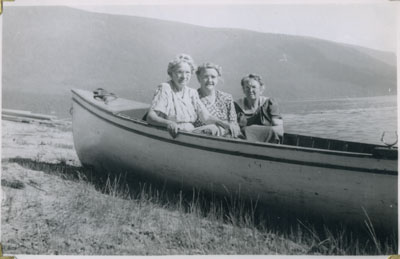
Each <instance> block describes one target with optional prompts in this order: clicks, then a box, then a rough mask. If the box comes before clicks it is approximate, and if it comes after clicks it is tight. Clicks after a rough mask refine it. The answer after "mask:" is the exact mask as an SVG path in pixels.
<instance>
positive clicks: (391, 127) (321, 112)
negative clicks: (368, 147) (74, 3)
mask: <svg viewBox="0 0 400 259" xmlns="http://www.w3.org/2000/svg"><path fill="white" fill-rule="evenodd" d="M396 98H397V97H396V96H379V97H368V98H346V99H332V100H318V101H303V102H286V103H285V102H281V105H280V106H281V107H282V111H283V116H284V127H285V131H286V132H292V133H298V134H304V135H311V136H318V137H325V138H334V139H341V140H349V141H359V142H366V143H373V144H381V143H382V142H381V136H382V133H383V132H384V131H385V132H386V134H385V140H386V141H387V142H392V141H394V140H395V138H396V136H395V131H397V100H396Z"/></svg>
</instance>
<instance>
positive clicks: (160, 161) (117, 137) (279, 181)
mask: <svg viewBox="0 0 400 259" xmlns="http://www.w3.org/2000/svg"><path fill="white" fill-rule="evenodd" d="M72 92H73V136H74V144H75V148H76V151H77V153H78V156H79V159H80V160H81V162H82V163H83V164H85V165H92V166H94V167H96V168H98V169H106V170H109V171H114V172H115V171H116V172H120V173H121V172H132V173H134V174H136V175H138V176H143V177H146V178H154V179H163V180H165V181H168V182H172V183H175V184H179V185H181V186H190V187H196V188H200V189H203V190H208V191H213V192H217V193H219V194H222V195H231V194H233V193H238V192H240V194H241V195H242V197H247V198H248V199H253V200H256V199H257V200H261V201H263V202H265V203H266V204H269V205H271V206H274V207H283V208H288V209H290V210H291V211H297V212H299V211H301V212H307V213H312V214H319V215H324V216H328V217H335V218H337V219H340V220H343V221H346V222H363V221H364V220H365V219H366V216H365V212H366V213H367V214H368V216H369V217H370V218H371V220H372V223H373V224H374V226H375V227H377V228H383V229H397V175H398V172H397V155H396V156H395V157H394V158H393V156H392V157H377V156H376V155H374V154H373V153H372V152H370V151H371V150H373V149H374V148H375V147H378V146H376V145H368V144H365V145H364V144H362V143H356V142H343V141H342V142H340V141H336V142H335V141H334V140H332V143H336V144H335V145H336V146H338V147H340V148H343V147H346V146H347V149H348V147H349V146H354V147H356V146H357V148H353V149H356V150H359V151H357V152H356V151H351V149H350V151H349V150H347V151H346V150H344V151H343V150H342V151H340V150H330V149H322V148H313V147H310V146H309V147H302V146H295V145H288V144H283V145H276V144H268V143H251V142H248V141H244V140H237V139H228V138H220V137H212V136H206V135H200V134H193V133H184V132H182V133H180V134H179V135H178V137H177V138H176V139H172V138H171V136H170V135H169V133H168V132H167V131H166V130H165V129H162V128H158V127H153V126H150V125H148V124H147V123H146V122H144V121H142V120H141V118H142V117H143V115H144V114H145V113H146V111H147V109H148V105H147V104H143V103H139V102H134V101H129V100H125V99H122V98H117V99H116V100H114V101H111V102H108V103H107V104H106V103H104V102H102V101H101V100H97V99H94V98H93V94H92V93H91V92H88V91H84V90H77V89H75V90H72ZM288 136H291V137H293V135H288ZM289 142H290V141H289ZM338 143H342V144H341V145H339V144H338ZM356 144H357V145H356ZM321 145H322V144H321ZM360 147H361V148H360ZM340 148H339V149H340ZM378 148H384V146H379V147H378ZM363 150H367V151H363ZM393 152H395V153H396V154H397V148H394V149H393ZM364 211H365V212H364Z"/></svg>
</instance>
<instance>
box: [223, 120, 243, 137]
mask: <svg viewBox="0 0 400 259" xmlns="http://www.w3.org/2000/svg"><path fill="white" fill-rule="evenodd" d="M218 124H219V125H220V126H221V127H223V128H224V129H225V130H228V131H229V132H230V133H231V135H232V137H234V138H237V137H238V136H240V135H241V132H240V128H239V126H238V125H237V124H236V123H229V122H225V121H220V122H219V123H218Z"/></svg>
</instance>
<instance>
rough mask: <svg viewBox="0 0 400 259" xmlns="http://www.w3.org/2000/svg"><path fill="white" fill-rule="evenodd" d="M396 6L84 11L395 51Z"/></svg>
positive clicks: (166, 7) (147, 7) (145, 7)
mask: <svg viewBox="0 0 400 259" xmlns="http://www.w3.org/2000/svg"><path fill="white" fill-rule="evenodd" d="M396 7H397V3H396V4H395V3H393V2H392V3H390V2H386V3H385V4H383V3H382V4H377V3H373V4H371V3H370V4H261V5H260V4H250V5H249V4H247V5H243V4H239V5H238V4H234V5H232V4H224V5H222V4H214V5H204V4H203V5H184V4H178V5H135V6H132V5H129V6H126V5H125V6H100V5H97V6H96V5H94V6H93V5H92V6H80V7H79V8H81V9H85V10H89V11H94V12H104V13H113V14H123V15H134V16H144V17H150V18H157V19H162V20H171V21H179V22H184V23H189V24H195V25H200V26H206V27H223V28H242V29H249V30H254V31H260V32H268V33H280V34H291V35H302V36H310V37H315V38H320V39H326V40H331V41H336V42H341V43H348V44H354V45H359V46H365V47H368V48H372V49H378V50H384V51H391V52H395V51H396V47H397V46H396V42H397V40H396V37H397V35H396V28H397V21H396V15H397V13H398V11H397V8H396Z"/></svg>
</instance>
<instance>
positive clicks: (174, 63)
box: [167, 54, 196, 76]
mask: <svg viewBox="0 0 400 259" xmlns="http://www.w3.org/2000/svg"><path fill="white" fill-rule="evenodd" d="M182 63H187V64H188V65H189V66H190V70H191V72H192V74H193V73H194V71H195V70H196V65H195V64H194V61H193V58H192V57H191V56H189V55H187V54H179V55H178V56H176V57H175V58H174V59H173V60H171V61H170V62H169V63H168V70H167V73H168V75H169V76H171V75H172V72H173V71H174V70H175V69H176V68H177V67H178V66H179V65H180V64H182Z"/></svg>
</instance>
